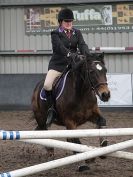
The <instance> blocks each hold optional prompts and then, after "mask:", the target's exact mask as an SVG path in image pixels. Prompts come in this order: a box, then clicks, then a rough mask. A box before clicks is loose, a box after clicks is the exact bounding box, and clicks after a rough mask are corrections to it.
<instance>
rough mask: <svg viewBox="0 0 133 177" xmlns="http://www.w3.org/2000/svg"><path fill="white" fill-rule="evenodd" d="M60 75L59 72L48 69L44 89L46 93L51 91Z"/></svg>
mask: <svg viewBox="0 0 133 177" xmlns="http://www.w3.org/2000/svg"><path fill="white" fill-rule="evenodd" d="M61 74H62V73H61V72H58V71H56V70H53V69H50V70H49V71H48V73H47V75H46V78H45V82H44V89H45V90H48V91H50V90H52V85H53V82H54V80H55V79H56V78H57V77H58V76H60V75H61Z"/></svg>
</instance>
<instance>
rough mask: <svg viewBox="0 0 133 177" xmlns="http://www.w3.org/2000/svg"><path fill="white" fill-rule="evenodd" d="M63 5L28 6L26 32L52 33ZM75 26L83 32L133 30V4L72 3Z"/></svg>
mask: <svg viewBox="0 0 133 177" xmlns="http://www.w3.org/2000/svg"><path fill="white" fill-rule="evenodd" d="M62 8H64V7H62V6H55V7H54V6H50V7H44V6H41V7H40V6H39V7H36V6H34V7H28V8H25V11H24V21H25V32H26V34H37V33H50V32H51V31H52V30H54V29H55V28H57V26H58V20H57V18H58V13H59V11H60V10H61V9H62ZM68 8H70V9H72V11H73V14H74V19H75V20H74V26H75V27H76V28H79V29H80V30H82V31H83V32H108V31H113V32H114V31H119V32H120V31H124V32H125V31H132V30H133V4H127V3H125V4H120V3H119V4H110V5H104V4H102V5H101V4H100V5H98V4H94V5H93V4H91V5H88V4H86V5H76V6H74V5H71V6H70V7H69V6H68Z"/></svg>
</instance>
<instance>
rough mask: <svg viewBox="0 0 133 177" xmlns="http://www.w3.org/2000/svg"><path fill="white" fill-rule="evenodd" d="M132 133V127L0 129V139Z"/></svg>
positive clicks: (122, 134) (125, 134)
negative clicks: (41, 129) (36, 129)
mask: <svg viewBox="0 0 133 177" xmlns="http://www.w3.org/2000/svg"><path fill="white" fill-rule="evenodd" d="M127 135H133V128H114V129H89V130H88V129H82V130H49V131H0V140H14V139H42V138H70V137H71V138H72V137H73V138H76V137H77V138H81V137H96V136H98V137H101V136H127Z"/></svg>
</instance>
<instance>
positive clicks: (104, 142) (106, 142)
mask: <svg viewBox="0 0 133 177" xmlns="http://www.w3.org/2000/svg"><path fill="white" fill-rule="evenodd" d="M100 146H101V147H106V146H108V140H106V139H104V140H103V141H102V142H101V143H100ZM100 158H101V159H106V158H107V157H106V156H100Z"/></svg>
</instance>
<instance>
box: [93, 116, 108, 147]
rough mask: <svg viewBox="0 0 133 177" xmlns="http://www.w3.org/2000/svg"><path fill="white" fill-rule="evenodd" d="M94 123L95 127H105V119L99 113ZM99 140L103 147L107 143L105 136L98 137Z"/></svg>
mask: <svg viewBox="0 0 133 177" xmlns="http://www.w3.org/2000/svg"><path fill="white" fill-rule="evenodd" d="M96 125H97V128H99V129H104V128H106V119H105V118H104V117H102V116H101V115H99V116H98V117H97V122H96ZM99 141H100V146H101V147H105V146H107V145H108V141H107V138H106V137H99Z"/></svg>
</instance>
